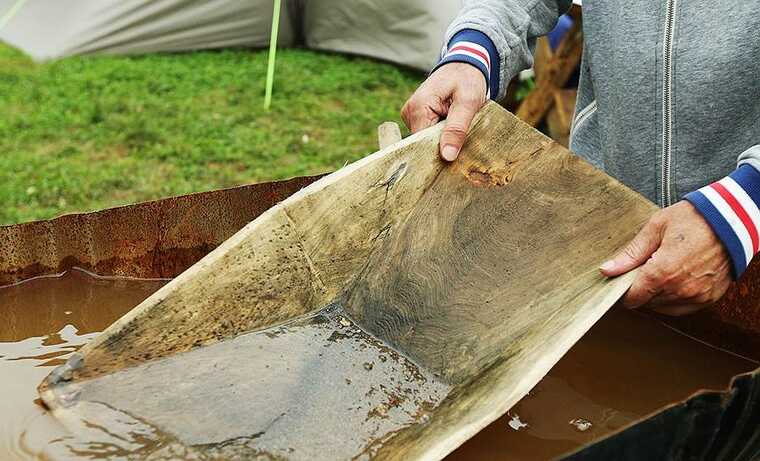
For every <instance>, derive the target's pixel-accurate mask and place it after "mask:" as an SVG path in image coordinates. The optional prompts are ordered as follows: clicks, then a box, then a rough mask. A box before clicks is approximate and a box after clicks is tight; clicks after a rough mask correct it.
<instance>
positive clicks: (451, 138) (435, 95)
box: [401, 62, 486, 162]
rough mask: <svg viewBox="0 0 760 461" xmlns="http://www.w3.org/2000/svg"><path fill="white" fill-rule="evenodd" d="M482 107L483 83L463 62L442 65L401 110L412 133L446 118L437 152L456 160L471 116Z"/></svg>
mask: <svg viewBox="0 0 760 461" xmlns="http://www.w3.org/2000/svg"><path fill="white" fill-rule="evenodd" d="M485 103H486V79H485V77H484V76H483V74H482V73H481V72H480V70H478V69H477V68H476V67H474V66H472V65H470V64H466V63H463V62H453V63H449V64H445V65H443V66H441V67H439V68H438V69H436V71H435V72H433V73H432V74H431V75H430V77H428V79H427V80H425V81H424V82H423V83H422V85H420V87H419V88H417V91H415V92H414V94H413V95H412V97H411V98H409V100H408V101H407V102H406V104H404V107H403V108H402V109H401V118H402V119H403V120H404V123H406V126H408V127H409V129H410V130H412V133H416V132H417V131H420V130H423V129H425V128H428V127H430V126H433V125H435V124H436V123H438V122H439V121H440V120H441V119H443V118H446V126H445V127H444V129H443V133H442V134H441V143H440V148H439V152H440V154H441V157H442V158H443V159H444V160H446V161H449V162H452V161H454V160H456V158H457V156H458V155H459V151H460V150H461V149H462V145H463V144H464V140H465V138H466V137H467V130H469V128H470V122H472V119H473V118H474V117H475V114H476V113H477V112H478V110H480V108H481V107H483V105H484V104H485Z"/></svg>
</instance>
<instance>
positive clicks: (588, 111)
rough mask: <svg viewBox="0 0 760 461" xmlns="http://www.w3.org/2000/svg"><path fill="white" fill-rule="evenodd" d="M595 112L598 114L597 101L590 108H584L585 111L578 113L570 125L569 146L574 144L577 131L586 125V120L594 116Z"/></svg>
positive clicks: (592, 102)
mask: <svg viewBox="0 0 760 461" xmlns="http://www.w3.org/2000/svg"><path fill="white" fill-rule="evenodd" d="M594 112H596V99H594V100H593V101H591V103H590V104H589V105H588V106H586V107H584V108H583V110H581V111H580V112H578V114H577V115H576V116H575V118H574V119H573V122H572V123H571V124H570V140H569V142H568V144H569V145H572V144H573V138H575V133H576V131H577V130H578V129H579V128H580V127H581V126H582V125H583V124H584V123H586V120H588V118H589V117H591V116H592V115H594Z"/></svg>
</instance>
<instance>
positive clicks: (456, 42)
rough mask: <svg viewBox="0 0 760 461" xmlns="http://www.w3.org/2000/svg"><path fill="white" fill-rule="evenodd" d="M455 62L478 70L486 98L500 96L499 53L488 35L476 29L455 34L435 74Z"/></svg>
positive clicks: (435, 68)
mask: <svg viewBox="0 0 760 461" xmlns="http://www.w3.org/2000/svg"><path fill="white" fill-rule="evenodd" d="M454 62H459V63H466V64H469V65H470V66H473V67H475V68H476V69H478V70H479V71H480V73H481V74H482V75H483V78H484V79H485V85H486V90H485V93H486V98H496V97H497V96H498V94H499V66H500V64H499V53H498V52H497V51H496V47H495V46H494V44H493V42H492V41H491V39H490V38H488V36H487V35H486V34H484V33H482V32H480V31H477V30H474V29H464V30H462V31H460V32H458V33H456V34H454V36H453V37H452V38H451V40H450V41H449V44H448V46H447V47H446V50H445V51H444V53H443V56H442V57H441V60H440V61H439V62H438V64H437V65H436V66H435V67H434V68H433V72H435V71H436V70H438V69H439V68H440V67H442V66H444V65H446V64H450V63H454Z"/></svg>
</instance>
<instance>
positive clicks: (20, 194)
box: [0, 44, 424, 224]
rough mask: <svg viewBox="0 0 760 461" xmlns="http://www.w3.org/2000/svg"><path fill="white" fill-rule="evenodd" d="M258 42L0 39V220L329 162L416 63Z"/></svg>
mask: <svg viewBox="0 0 760 461" xmlns="http://www.w3.org/2000/svg"><path fill="white" fill-rule="evenodd" d="M277 57H278V66H277V74H276V83H275V94H274V100H273V107H272V110H271V111H270V112H264V111H263V109H262V105H263V95H264V78H265V71H266V53H265V52H262V51H245V50H240V51H222V52H196V53H188V54H175V55H159V56H145V57H131V58H127V57H86V58H69V59H65V60H62V61H59V62H54V63H50V64H42V65H39V64H35V63H33V62H32V61H31V60H29V59H28V58H27V57H25V56H24V55H23V54H22V53H21V52H19V51H16V50H14V49H12V48H10V47H7V46H5V45H2V44H0V108H2V117H0V224H10V223H15V222H22V221H27V220H32V219H43V218H49V217H52V216H55V215H58V214H61V213H64V212H71V211H85V210H94V209H100V208H104V207H109V206H114V205H119V204H126V203H133V202H137V201H143V200H150V199H155V198H160V197H166V196H171V195H177V194H184V193H188V192H195V191H202V190H209V189H215V188H219V187H227V186H232V185H236V184H244V183H250V182H257V181H264V180H269V179H280V178H287V177H291V176H298V175H307V174H314V173H319V172H325V171H330V170H334V169H336V168H339V167H341V166H343V165H344V164H345V163H346V162H350V161H353V160H356V159H358V158H360V157H362V156H364V155H366V154H368V153H370V152H372V151H374V150H376V146H377V136H376V128H377V125H378V124H379V123H381V122H383V121H385V120H396V121H399V116H398V111H399V108H400V107H401V105H402V104H403V102H404V101H405V99H406V98H407V96H408V95H409V94H411V92H412V91H413V90H414V88H415V87H416V86H417V85H418V84H419V82H420V81H421V80H422V79H423V77H424V76H423V75H422V74H419V73H415V72H411V71H406V70H401V69H399V68H397V67H394V66H392V65H388V64H382V63H378V62H374V61H371V60H368V59H360V58H350V57H344V56H339V55H329V54H320V53H314V52H310V51H304V50H280V51H279V52H278V55H277Z"/></svg>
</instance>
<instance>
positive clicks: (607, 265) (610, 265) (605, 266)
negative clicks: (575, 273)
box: [599, 261, 615, 272]
mask: <svg viewBox="0 0 760 461" xmlns="http://www.w3.org/2000/svg"><path fill="white" fill-rule="evenodd" d="M613 269H615V263H614V262H612V261H605V262H603V263H602V265H601V266H599V270H601V271H602V272H610V271H612V270H613Z"/></svg>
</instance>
